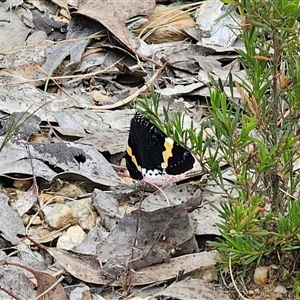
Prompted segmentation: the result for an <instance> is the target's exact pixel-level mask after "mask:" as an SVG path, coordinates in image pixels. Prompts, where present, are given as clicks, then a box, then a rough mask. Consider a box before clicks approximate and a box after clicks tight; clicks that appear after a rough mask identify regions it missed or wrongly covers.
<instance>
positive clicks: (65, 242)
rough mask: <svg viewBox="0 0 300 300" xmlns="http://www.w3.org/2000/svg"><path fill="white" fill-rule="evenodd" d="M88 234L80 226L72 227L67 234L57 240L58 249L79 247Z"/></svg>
mask: <svg viewBox="0 0 300 300" xmlns="http://www.w3.org/2000/svg"><path fill="white" fill-rule="evenodd" d="M85 236H86V234H85V232H84V231H83V230H82V228H81V227H80V226H79V225H76V226H72V227H70V228H69V229H68V230H67V232H66V233H64V234H63V235H62V236H60V237H59V238H58V240H57V248H63V249H67V250H70V249H73V248H74V247H75V246H78V245H79V244H80V243H81V242H82V241H83V240H84V238H85Z"/></svg>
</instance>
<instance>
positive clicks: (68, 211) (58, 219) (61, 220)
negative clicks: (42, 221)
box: [43, 203, 78, 229]
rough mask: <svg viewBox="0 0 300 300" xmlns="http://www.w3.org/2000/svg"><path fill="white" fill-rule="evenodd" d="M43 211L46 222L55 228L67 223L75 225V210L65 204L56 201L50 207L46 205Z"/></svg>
mask: <svg viewBox="0 0 300 300" xmlns="http://www.w3.org/2000/svg"><path fill="white" fill-rule="evenodd" d="M43 212H44V214H45V217H46V221H47V222H48V224H49V225H50V226H51V227H53V228H56V229H60V228H63V227H65V226H67V225H75V224H77V222H78V216H77V214H76V212H74V210H73V209H72V208H70V207H69V206H68V205H66V204H62V203H56V204H54V206H52V207H49V206H46V207H45V208H44V209H43Z"/></svg>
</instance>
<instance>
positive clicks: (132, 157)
mask: <svg viewBox="0 0 300 300" xmlns="http://www.w3.org/2000/svg"><path fill="white" fill-rule="evenodd" d="M126 151H127V154H128V155H129V156H130V157H131V160H132V162H133V163H134V164H135V166H136V168H137V169H138V170H139V171H140V172H141V171H142V168H141V166H139V164H138V162H137V160H136V157H135V156H134V155H133V154H132V149H131V148H130V147H129V146H127V149H126Z"/></svg>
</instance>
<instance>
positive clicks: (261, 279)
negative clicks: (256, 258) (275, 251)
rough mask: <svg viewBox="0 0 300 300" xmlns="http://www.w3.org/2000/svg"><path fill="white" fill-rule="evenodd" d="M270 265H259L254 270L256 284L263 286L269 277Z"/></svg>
mask: <svg viewBox="0 0 300 300" xmlns="http://www.w3.org/2000/svg"><path fill="white" fill-rule="evenodd" d="M268 273H269V267H257V268H256V269H255V272H254V276H253V280H254V282H255V284H257V285H259V286H263V285H265V284H266V282H267V279H268Z"/></svg>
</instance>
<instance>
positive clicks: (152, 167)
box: [125, 113, 195, 180]
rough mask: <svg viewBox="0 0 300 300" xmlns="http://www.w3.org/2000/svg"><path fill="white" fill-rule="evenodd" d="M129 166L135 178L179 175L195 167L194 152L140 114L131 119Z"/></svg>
mask: <svg viewBox="0 0 300 300" xmlns="http://www.w3.org/2000/svg"><path fill="white" fill-rule="evenodd" d="M125 158H126V166H127V169H128V171H129V174H130V176H131V177H132V178H133V179H138V180H140V179H143V178H144V177H150V178H153V177H158V176H163V175H166V174H168V175H178V174H181V173H184V172H186V171H188V170H190V169H192V168H193V166H194V163H195V158H194V156H193V155H192V154H191V152H190V151H189V150H187V149H185V148H184V147H183V146H181V145H179V144H178V143H176V142H175V141H174V140H173V139H171V138H170V137H168V136H167V135H166V134H164V133H163V132H162V131H161V130H159V129H158V128H157V127H156V126H155V125H154V124H152V123H151V122H150V121H149V119H148V118H146V117H144V116H142V115H141V114H140V113H136V114H135V115H134V117H133V118H132V120H131V124H130V131H129V138H128V146H127V150H126V155H125Z"/></svg>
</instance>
